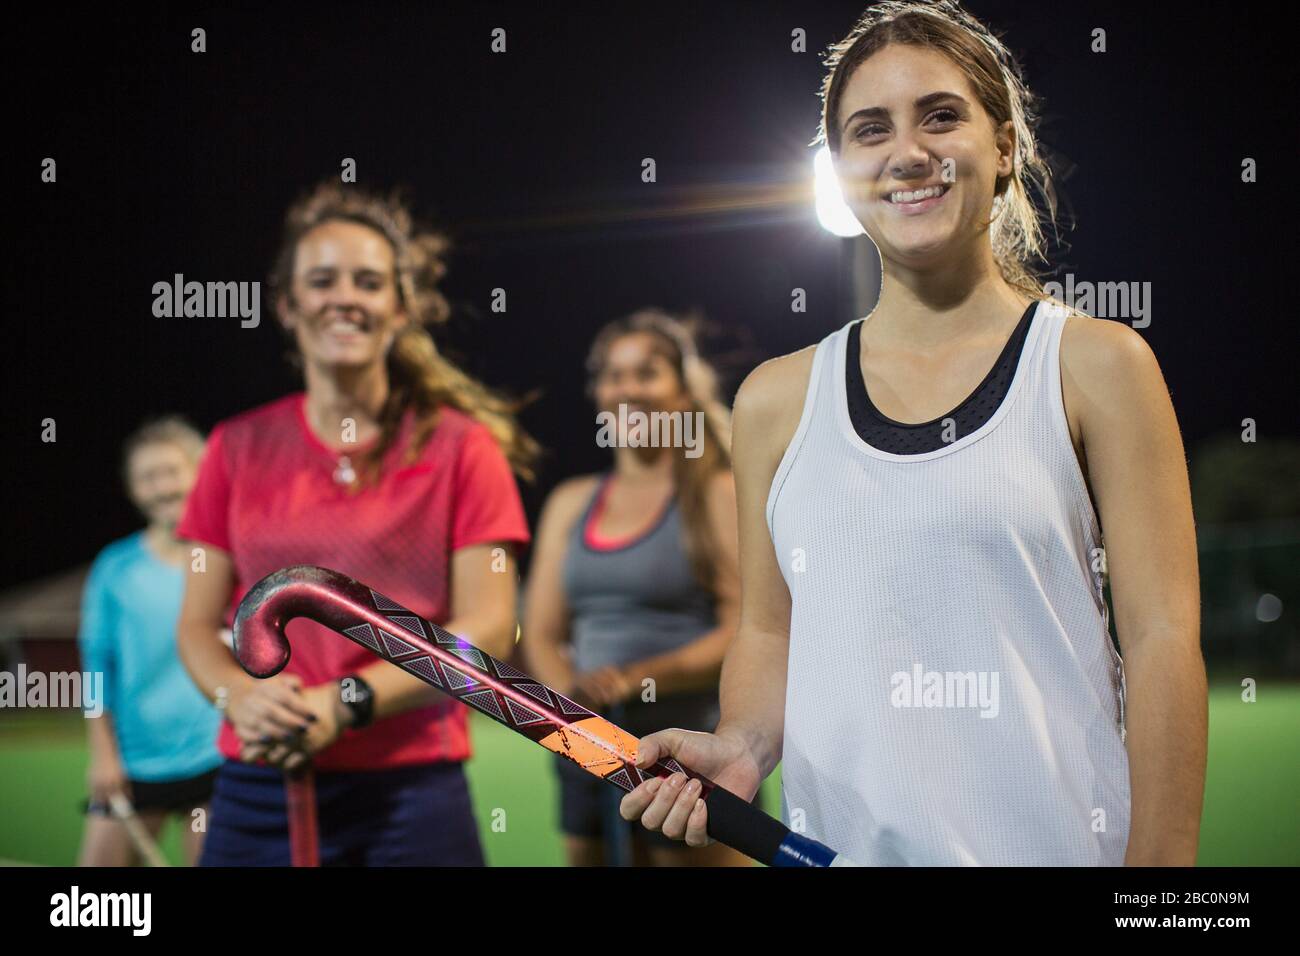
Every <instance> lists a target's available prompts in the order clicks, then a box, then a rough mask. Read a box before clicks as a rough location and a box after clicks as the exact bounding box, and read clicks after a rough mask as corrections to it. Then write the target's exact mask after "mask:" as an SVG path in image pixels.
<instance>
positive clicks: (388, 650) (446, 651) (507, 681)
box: [234, 565, 853, 866]
mask: <svg viewBox="0 0 1300 956" xmlns="http://www.w3.org/2000/svg"><path fill="white" fill-rule="evenodd" d="M298 617H305V618H308V619H309V620H312V621H315V622H316V623H318V624H320V625H323V626H324V627H327V628H329V629H330V630H333V631H337V632H338V633H339V634H342V635H343V636H344V637H346V638H348V639H349V640H351V641H354V642H355V643H357V644H360V645H361V646H362V647H365V648H367V649H368V650H370V651H372V652H374V653H375V654H378V655H379V656H380V657H382V658H384V659H385V660H387V661H391V662H392V663H394V664H396V665H397V666H398V667H400V668H402V669H403V670H405V671H406V672H407V673H410V674H413V675H415V676H416V677H418V678H419V679H420V680H422V681H424V682H425V683H426V684H429V685H431V686H433V687H436V688H438V689H439V690H441V691H443V692H444V693H446V694H448V695H449V696H451V697H454V698H455V699H456V700H459V701H460V702H461V703H464V704H468V705H469V706H471V707H474V708H475V709H476V710H479V711H482V712H483V713H485V714H487V715H488V716H489V717H491V718H492V719H493V720H496V721H498V722H499V723H502V724H504V725H505V726H507V727H509V728H510V729H511V730H513V731H515V732H516V733H518V734H521V735H522V736H524V737H527V738H529V739H530V740H532V741H534V742H536V743H539V744H541V745H542V746H543V747H545V748H546V749H547V750H550V751H552V752H554V753H557V754H559V755H560V756H562V757H566V758H568V759H569V760H572V761H574V762H575V763H577V764H578V765H579V766H580V767H582V768H583V769H584V770H586V771H587V772H588V773H591V774H594V775H595V776H597V777H600V778H601V779H603V780H607V781H609V782H610V783H612V784H614V785H615V786H617V787H619V788H621V789H622V790H624V791H631V790H633V789H635V788H636V787H637V786H638V785H639V784H640V783H642V782H643V781H645V780H649V779H650V778H651V777H668V776H670V775H672V774H674V773H684V774H686V776H687V777H691V778H694V779H698V780H699V781H700V785H701V790H700V796H701V797H702V798H703V799H704V802H705V804H706V806H707V807H708V811H709V813H708V817H709V822H708V829H709V834H710V836H712V837H713V839H715V840H717V841H719V842H720V843H725V844H726V845H727V846H730V847H732V848H734V849H736V850H739V851H740V852H741V853H744V854H746V855H747V856H750V857H752V858H753V859H755V860H758V861H759V862H760V863H767V864H770V865H772V866H852V865H853V864H852V863H851V862H850V861H849V860H847V859H845V858H844V857H842V856H838V855H837V854H836V853H835V851H833V850H831V849H829V848H828V847H825V846H823V845H822V844H820V843H818V842H817V841H815V840H811V839H809V838H807V837H805V836H802V835H800V834H797V833H793V832H791V831H790V830H789V829H788V828H787V827H786V826H785V825H783V824H782V823H781V822H780V821H778V820H774V819H773V818H772V817H769V816H768V815H767V814H765V813H763V812H762V811H761V810H759V809H757V808H756V807H754V806H753V805H751V804H749V803H747V802H746V801H745V800H742V799H741V798H740V797H738V796H736V795H735V794H734V793H731V792H730V791H729V790H726V789H724V788H722V787H719V786H718V785H717V784H715V783H714V782H713V781H711V780H709V779H708V778H706V777H703V776H700V775H699V774H696V773H692V772H691V771H689V770H687V769H686V768H684V767H682V766H681V764H679V763H678V762H677V761H676V760H673V759H671V758H669V759H667V760H660V761H657V762H656V763H655V764H654V765H653V766H651V767H649V768H648V769H647V770H642V769H640V768H638V767H637V766H636V750H637V738H636V737H633V736H632V735H631V734H629V733H628V732H627V731H625V730H623V729H621V728H619V727H616V726H615V725H614V724H612V723H610V722H609V721H608V720H606V719H605V718H603V717H601V716H599V715H598V714H594V713H592V712H591V711H589V710H587V708H585V707H582V706H581V705H579V704H576V703H574V702H573V701H571V700H569V699H568V698H567V697H565V696H564V695H563V694H560V693H557V692H556V691H554V690H552V689H551V688H549V687H547V686H545V685H544V684H541V683H539V682H538V681H535V680H533V679H532V678H531V677H529V676H528V675H527V674H525V673H524V672H523V671H521V670H518V669H517V668H515V667H512V666H511V665H509V664H506V663H503V662H502V661H499V660H497V659H496V658H494V657H492V656H491V655H489V654H485V653H484V652H483V651H481V650H479V649H478V648H476V647H475V646H474V645H473V644H471V643H469V642H468V641H466V640H464V639H463V638H459V637H457V636H456V635H455V634H452V633H451V632H450V631H446V630H444V629H443V628H441V627H439V626H438V625H436V624H434V623H433V622H431V621H428V620H425V619H424V618H421V617H420V616H419V615H417V614H415V613H414V612H412V611H410V610H408V609H407V608H405V607H403V606H402V605H400V604H398V603H397V602H396V601H394V600H392V599H391V598H387V597H385V596H384V595H382V594H380V593H379V592H378V591H375V590H373V589H372V588H369V587H367V586H366V585H364V584H362V583H360V582H359V581H355V580H353V579H352V578H350V577H348V576H347V575H345V574H340V573H339V572H337V571H330V570H328V569H326V568H318V567H313V566H311V565H295V566H294V567H290V568H284V569H283V570H280V571H276V572H274V573H273V574H269V575H267V576H266V577H265V578H263V579H262V580H261V581H259V582H258V583H257V584H256V585H254V586H253V588H252V589H251V590H250V591H249V592H248V593H247V594H245V595H244V598H243V600H242V601H240V602H239V610H238V612H237V613H236V615H235V628H234V630H235V655H236V657H237V658H238V659H239V663H240V665H241V666H243V668H244V670H245V671H247V672H248V673H249V674H251V675H252V676H254V677H261V678H265V677H271V676H273V675H275V674H278V673H279V672H280V671H281V670H282V669H283V668H284V666H285V664H287V663H288V662H289V654H290V648H289V640H288V638H287V637H286V636H285V632H284V629H285V625H286V624H288V623H289V622H290V621H291V620H293V619H294V618H298Z"/></svg>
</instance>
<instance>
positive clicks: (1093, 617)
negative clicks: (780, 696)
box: [767, 301, 1129, 866]
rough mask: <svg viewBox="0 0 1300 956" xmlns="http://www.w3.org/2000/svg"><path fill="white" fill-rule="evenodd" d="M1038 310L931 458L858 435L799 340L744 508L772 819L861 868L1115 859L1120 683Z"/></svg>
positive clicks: (828, 372)
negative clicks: (749, 503)
mask: <svg viewBox="0 0 1300 956" xmlns="http://www.w3.org/2000/svg"><path fill="white" fill-rule="evenodd" d="M1066 315H1067V313H1066V310H1065V309H1064V307H1062V306H1061V305H1059V304H1057V303H1053V302H1049V301H1043V302H1041V303H1039V305H1038V307H1037V309H1036V311H1035V314H1034V317H1033V319H1032V321H1031V325H1030V328H1029V332H1028V335H1027V338H1026V340H1025V343H1024V348H1023V351H1022V352H1021V355H1020V360H1019V363H1018V364H1017V366H1016V371H1015V375H1014V378H1013V379H1012V381H1011V385H1010V388H1009V389H1008V391H1007V394H1006V397H1005V398H1004V399H1003V401H1002V403H1001V405H1000V406H999V407H998V408H997V410H996V411H995V412H994V413H993V415H992V416H991V417H990V418H989V420H988V421H986V422H985V423H984V424H983V425H981V426H980V427H979V428H977V429H975V430H974V431H972V432H970V433H969V434H967V435H964V436H963V437H961V438H959V439H957V440H955V441H953V442H952V443H950V444H948V445H946V446H944V447H943V448H941V449H939V450H937V451H930V452H925V453H922V454H917V455H895V454H891V453H888V452H884V451H881V450H879V449H877V448H874V447H872V446H870V445H868V444H866V443H865V442H864V441H863V440H862V439H861V438H860V437H859V435H858V433H857V431H856V430H855V429H854V427H853V423H852V421H851V419H850V417H849V410H848V404H847V395H846V385H845V371H846V366H845V361H846V360H848V361H856V360H857V356H847V357H846V355H845V352H846V348H845V343H846V340H847V338H848V330H849V327H850V325H851V324H852V323H850V324H849V325H845V326H844V327H843V328H841V329H839V330H838V331H836V332H832V333H831V334H830V335H828V336H827V337H826V338H824V339H823V340H822V341H821V342H820V343H819V344H818V346H817V350H816V354H815V358H814V360H813V366H812V374H811V377H810V379H809V382H808V392H807V395H806V397H805V400H804V407H803V414H802V416H801V418H800V420H799V425H798V428H797V430H796V431H795V434H794V437H793V438H792V440H791V442H790V445H789V447H788V448H787V449H786V452H785V455H784V456H783V458H782V459H781V463H780V466H779V467H778V468H777V471H776V474H775V476H774V477H773V480H772V487H771V490H770V492H769V494H768V500H767V522H768V529H769V531H770V532H771V535H772V542H773V545H774V548H775V552H776V557H777V560H778V562H779V563H780V565H781V571H782V575H783V576H784V578H785V581H786V584H787V586H788V587H789V590H790V598H791V602H792V609H791V615H790V650H789V664H788V682H787V689H786V703H785V737H784V748H783V754H782V780H783V786H782V806H781V811H782V818H783V820H784V822H785V823H786V824H787V825H788V826H791V828H792V829H796V830H797V831H801V832H803V833H804V834H805V835H807V836H810V837H813V838H814V839H817V840H819V841H821V842H823V843H825V844H826V845H828V846H830V847H833V848H834V849H835V850H836V852H838V853H841V854H844V855H846V856H848V857H850V858H851V859H853V860H854V861H855V862H857V863H860V864H863V865H910V866H942V865H955V864H967V865H1049V866H1095V865H1114V866H1119V865H1122V864H1123V861H1124V850H1125V847H1126V846H1127V843H1128V828H1129V778H1128V754H1127V752H1126V750H1125V746H1124V674H1123V665H1122V663H1121V661H1120V658H1119V655H1118V654H1117V653H1116V652H1115V649H1114V646H1113V645H1112V643H1111V640H1110V635H1109V632H1108V621H1107V612H1106V605H1105V601H1104V599H1103V596H1102V594H1103V591H1102V588H1103V580H1102V574H1101V571H1100V568H1101V567H1103V565H1102V564H1101V562H1100V561H1099V560H1098V555H1099V551H1100V547H1101V542H1100V533H1099V528H1098V522H1097V517H1096V514H1095V512H1094V510H1093V507H1092V502H1091V500H1090V499H1089V497H1088V491H1087V487H1086V485H1085V484H1084V479H1083V474H1082V472H1081V471H1080V468H1079V464H1078V461H1077V459H1076V458H1075V453H1074V448H1073V446H1072V444H1071V441H1070V434H1069V426H1068V425H1067V422H1066V417H1065V406H1064V402H1063V401H1062V398H1061V376H1060V344H1061V331H1062V329H1063V328H1064V326H1065V319H1066Z"/></svg>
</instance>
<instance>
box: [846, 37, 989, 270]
mask: <svg viewBox="0 0 1300 956" xmlns="http://www.w3.org/2000/svg"><path fill="white" fill-rule="evenodd" d="M836 122H838V123H839V124H840V133H841V140H840V148H839V152H838V153H837V155H836V157H835V167H836V172H837V173H838V174H839V177H840V182H841V184H842V187H843V191H844V198H845V200H846V201H847V202H848V204H849V207H850V208H851V209H852V210H853V213H854V215H855V216H857V218H858V221H859V222H861V223H862V227H863V228H864V229H865V230H866V232H867V234H868V235H869V236H870V237H871V239H872V241H873V242H875V244H876V247H877V248H878V249H879V250H880V253H881V256H882V258H883V259H884V260H885V261H886V262H894V263H897V264H900V265H903V266H906V267H910V268H920V267H929V266H933V265H936V264H941V263H943V262H944V261H945V260H950V259H951V257H952V256H954V255H967V254H969V252H968V249H969V243H970V242H971V241H973V240H975V239H977V238H978V237H979V236H980V235H981V234H982V233H985V234H986V232H987V223H988V220H989V216H990V211H991V207H992V204H993V193H994V184H995V181H996V180H997V178H998V177H999V176H1007V175H1010V173H1011V172H1012V146H1013V139H1012V135H1011V128H1012V124H1011V122H1010V120H1008V121H1007V122H1006V123H1004V124H1002V126H1001V127H1000V128H999V129H997V130H995V129H994V124H993V121H992V119H991V118H990V117H989V114H988V113H987V112H985V110H984V108H983V106H981V104H980V102H979V100H978V99H977V97H976V95H975V92H974V90H973V89H972V88H971V85H970V82H969V81H968V80H967V78H966V75H965V74H964V73H963V72H962V71H961V69H959V68H958V66H957V65H956V64H955V63H954V62H953V61H952V60H950V59H949V58H948V57H946V56H945V55H943V54H942V53H939V52H937V51H935V50H931V49H928V48H925V47H917V46H910V45H902V44H888V45H886V46H884V47H882V48H881V49H880V50H877V51H876V52H875V53H874V54H872V55H871V56H870V57H868V58H867V60H865V61H864V62H863V63H861V64H860V65H859V66H858V67H857V68H856V69H855V70H854V72H853V74H852V75H851V76H850V77H849V78H848V81H847V82H846V83H845V84H844V90H843V95H842V97H841V99H840V102H839V109H838V116H837V117H836Z"/></svg>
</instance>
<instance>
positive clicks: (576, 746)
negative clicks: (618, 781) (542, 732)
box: [538, 716, 637, 777]
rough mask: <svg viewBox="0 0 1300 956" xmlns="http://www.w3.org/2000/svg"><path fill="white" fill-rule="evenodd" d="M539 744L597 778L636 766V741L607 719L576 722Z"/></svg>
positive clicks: (592, 718) (585, 719) (540, 741)
mask: <svg viewBox="0 0 1300 956" xmlns="http://www.w3.org/2000/svg"><path fill="white" fill-rule="evenodd" d="M538 743H540V744H541V745H542V746H543V747H545V748H546V749H547V750H552V751H554V752H555V753H557V754H559V755H560V756H561V757H568V758H569V759H570V760H572V761H574V762H576V763H577V764H578V765H579V766H580V767H582V769H584V770H586V771H587V772H588V773H593V774H595V775H596V776H598V777H607V776H609V775H610V774H612V773H617V772H618V770H619V769H620V768H621V767H623V766H624V765H625V764H635V763H636V752H637V751H636V744H637V739H636V738H635V737H633V736H632V735H631V734H629V733H628V732H627V731H625V730H623V729H622V728H621V727H618V726H616V725H615V724H611V723H610V722H609V721H608V720H606V719H605V718H604V717H596V716H592V717H586V718H583V719H582V720H576V721H574V722H572V723H571V724H569V725H568V726H567V727H561V728H559V729H557V730H556V731H555V732H554V733H552V734H549V735H548V736H546V737H543V738H542V739H541V740H539V741H538Z"/></svg>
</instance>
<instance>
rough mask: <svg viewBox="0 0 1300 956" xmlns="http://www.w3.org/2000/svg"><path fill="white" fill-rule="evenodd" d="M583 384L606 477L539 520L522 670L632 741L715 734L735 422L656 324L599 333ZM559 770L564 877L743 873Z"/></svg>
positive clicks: (685, 341)
mask: <svg viewBox="0 0 1300 956" xmlns="http://www.w3.org/2000/svg"><path fill="white" fill-rule="evenodd" d="M587 384H588V395H589V396H590V397H591V398H592V399H593V401H594V402H595V405H596V408H597V411H598V413H604V414H598V416H597V423H596V424H597V427H596V429H595V434H596V440H597V442H598V444H601V445H603V446H609V445H613V446H614V447H613V452H614V463H613V467H612V468H611V469H610V470H608V471H605V472H602V473H599V474H594V475H583V476H580V477H576V478H570V479H569V480H567V481H564V482H562V483H561V484H560V485H559V486H558V487H556V488H555V490H554V491H552V492H551V494H550V497H549V498H548V499H547V501H546V505H545V507H544V508H543V510H542V516H541V520H540V524H539V527H538V532H537V543H536V546H535V550H534V553H533V560H532V567H531V570H530V573H529V579H528V586H527V593H526V596H525V606H526V610H525V615H524V630H523V636H522V640H521V642H520V646H521V647H522V648H523V653H524V657H525V659H526V661H527V665H528V670H529V671H530V673H532V674H533V675H535V676H536V677H537V678H538V679H540V680H541V681H543V682H544V683H546V684H548V685H550V686H551V687H554V688H556V689H557V690H560V691H561V692H562V693H566V694H568V695H569V696H570V697H572V698H573V699H574V700H576V701H578V702H580V703H582V704H583V705H585V706H587V707H590V708H591V709H592V710H594V711H596V712H598V713H601V714H603V715H605V716H607V717H609V718H610V719H612V720H614V721H615V722H616V723H618V724H619V725H620V726H622V727H623V728H624V729H626V730H627V731H629V732H630V733H632V734H634V735H636V736H638V737H640V736H644V735H645V734H648V733H651V732H652V731H654V730H659V729H662V728H665V727H681V728H684V729H687V730H700V731H712V730H713V729H714V727H715V726H716V725H717V721H718V678H719V674H720V672H721V667H722V659H723V657H724V656H725V654H726V650H727V646H728V645H729V643H730V642H731V639H732V636H733V635H734V634H735V630H736V624H737V620H738V613H739V571H738V559H737V543H736V498H735V487H734V485H733V483H732V477H731V453H730V449H731V438H730V424H731V423H730V412H729V411H728V410H727V408H726V406H725V405H724V404H723V403H722V402H721V401H719V399H718V397H717V384H716V377H715V375H714V372H713V370H712V369H711V368H710V367H709V366H708V365H707V364H706V363H705V362H704V361H703V360H702V359H701V358H700V357H699V355H698V353H697V351H696V346H695V341H694V337H693V334H692V332H691V330H690V329H689V327H688V326H687V325H686V323H684V322H681V321H679V320H677V319H675V318H673V317H672V316H670V315H668V314H667V313H665V312H662V311H660V310H657V309H643V310H641V311H639V312H636V313H634V314H633V315H631V316H628V317H627V318H624V319H619V320H616V321H614V322H611V323H609V324H607V325H606V326H604V327H603V328H602V329H601V330H600V331H599V333H597V335H596V338H595V340H594V342H593V343H592V347H591V351H590V354H589V355H588V359H587ZM620 406H622V408H621V409H620ZM638 413H639V414H638ZM602 425H604V426H605V427H603V428H602V427H601V426H602ZM557 767H558V771H559V775H560V804H561V813H560V816H561V819H560V824H561V829H562V830H563V832H564V836H565V851H566V854H567V856H568V860H569V863H570V865H572V866H599V865H603V864H607V863H610V862H633V863H636V864H637V865H653V866H683V865H685V866H691V865H703V866H709V865H714V866H717V865H745V864H746V863H747V861H746V860H745V858H744V857H742V856H741V855H740V854H738V853H736V852H735V851H733V850H731V849H729V848H727V847H724V846H722V845H721V844H718V843H715V844H713V845H711V846H708V847H701V848H690V847H684V846H683V845H682V844H681V843H679V842H674V841H671V840H669V839H667V838H666V837H663V836H662V835H660V834H659V833H654V832H650V831H647V830H644V829H643V828H640V827H639V826H637V825H635V824H634V823H630V822H628V821H624V820H622V819H621V818H619V817H618V814H617V801H618V797H619V796H620V795H621V794H620V793H619V792H618V791H616V790H613V789H612V788H611V787H610V786H609V785H608V784H606V783H605V782H604V781H601V780H599V779H597V778H596V777H593V776H591V775H590V774H587V773H585V772H584V771H582V770H581V769H579V768H577V767H576V766H574V765H572V764H570V763H569V762H568V761H564V760H560V761H558V762H557ZM606 791H609V793H608V794H606ZM607 798H608V799H607ZM618 846H621V847H623V848H624V850H625V852H624V853H623V854H618V853H614V852H612V851H614V850H615V849H616V848H617V847H618ZM628 851H630V852H628ZM627 857H630V859H628V858H627Z"/></svg>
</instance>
